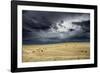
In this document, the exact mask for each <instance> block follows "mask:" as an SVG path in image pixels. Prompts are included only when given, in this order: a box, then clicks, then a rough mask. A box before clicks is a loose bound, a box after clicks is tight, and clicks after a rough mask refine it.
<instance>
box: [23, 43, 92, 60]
mask: <svg viewBox="0 0 100 73" xmlns="http://www.w3.org/2000/svg"><path fill="white" fill-rule="evenodd" d="M22 56H23V57H22V61H23V62H37V61H55V60H56V61H57V60H74V59H89V58H90V44H89V43H88V42H68V43H58V44H45V45H23V48H22Z"/></svg>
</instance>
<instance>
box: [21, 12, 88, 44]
mask: <svg viewBox="0 0 100 73" xmlns="http://www.w3.org/2000/svg"><path fill="white" fill-rule="evenodd" d="M22 14H23V16H22V18H23V19H22V20H23V21H22V22H23V43H26V44H28V43H29V44H32V43H34V44H36V43H40V44H42V43H56V42H66V41H89V39H90V37H89V35H90V34H89V33H90V15H89V14H87V13H71V12H70V13H69V12H47V11H27V10H23V12H22ZM63 24H64V25H63ZM67 24H71V25H72V26H74V27H71V26H70V25H67ZM58 25H59V26H58ZM67 26H70V27H67ZM58 27H59V28H58ZM60 28H61V29H60ZM51 29H53V30H51Z"/></svg>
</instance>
